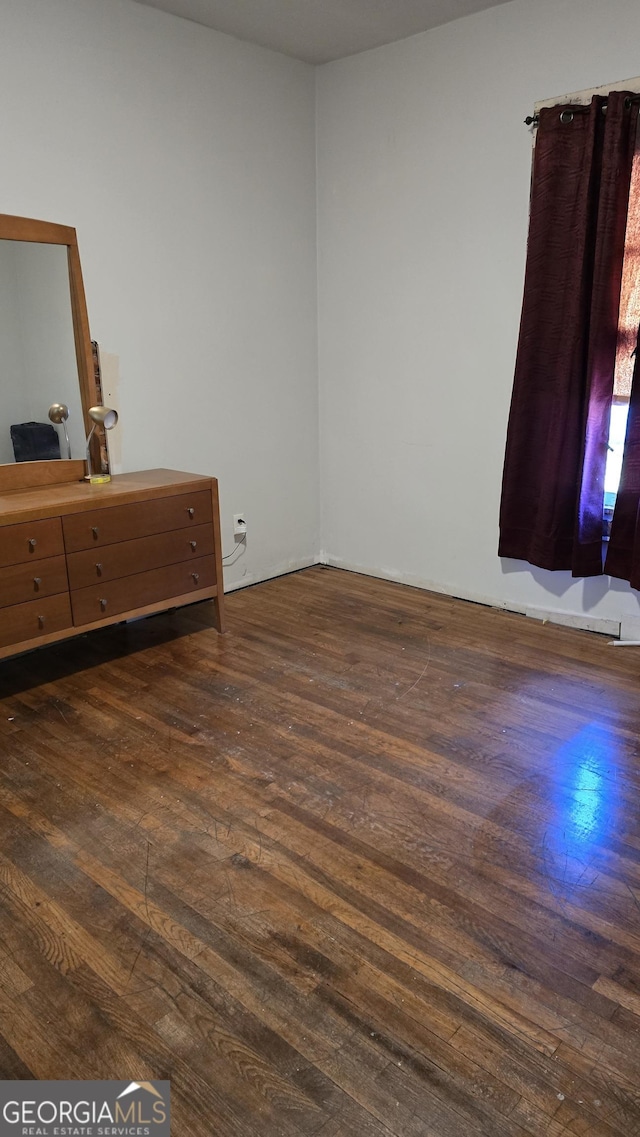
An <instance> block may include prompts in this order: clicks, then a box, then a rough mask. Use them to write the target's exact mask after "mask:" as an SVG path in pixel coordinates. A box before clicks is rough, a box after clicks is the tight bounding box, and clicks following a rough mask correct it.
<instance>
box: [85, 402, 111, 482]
mask: <svg viewBox="0 0 640 1137" xmlns="http://www.w3.org/2000/svg"><path fill="white" fill-rule="evenodd" d="M89 418H90V419H92V420H93V426H92V427H91V430H90V431H89V436H88V438H87V473H86V475H85V476H86V479H87V480H88V481H90V482H91V483H92V485H97V484H100V483H101V482H110V481H111V474H94V473H92V470H91V439H92V438H93V434H94V431H95V429H96V427H97V426H103V427H104V429H105V430H111V429H112V428H113V427H114V426H115V425H116V423H117V421H118V412H117V411H114V410H113V409H112V408H111V407H89Z"/></svg>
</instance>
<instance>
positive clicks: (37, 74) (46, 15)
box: [0, 0, 318, 587]
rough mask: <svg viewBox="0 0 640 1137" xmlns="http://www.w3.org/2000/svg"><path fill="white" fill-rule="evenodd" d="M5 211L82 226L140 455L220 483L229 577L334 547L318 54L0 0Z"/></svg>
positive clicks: (160, 21)
mask: <svg viewBox="0 0 640 1137" xmlns="http://www.w3.org/2000/svg"><path fill="white" fill-rule="evenodd" d="M1 8H2V10H1V15H0V105H1V106H2V115H1V116H0V152H1V153H2V195H1V199H0V210H1V211H2V212H5V213H15V214H19V215H23V216H27V217H37V218H42V219H44V220H48V221H57V222H61V223H64V224H68V225H73V226H75V228H76V229H77V231H78V240H79V244H80V254H81V258H82V265H83V272H84V279H85V287H86V293H87V303H88V309H89V321H90V326H91V333H92V336H93V337H94V338H95V339H97V340H98V341H99V342H100V344H101V346H102V348H103V349H104V350H105V351H106V352H107V353H113V354H115V355H116V356H118V357H119V370H120V382H119V402H120V407H119V409H120V411H121V426H119V427H118V428H117V429H118V430H121V444H122V458H123V465H124V468H125V469H128V470H133V469H141V468H145V467H150V466H169V467H173V468H176V469H187V470H192V471H194V472H198V473H210V474H215V475H216V476H217V477H218V478H219V479H220V489H221V504H222V521H223V539H224V540H223V544H224V552H225V553H227V552H229V551H231V550H232V549H233V548H234V545H233V539H232V534H231V520H232V515H233V513H235V512H239V511H241V510H244V511H245V512H246V515H247V518H248V546H247V551H246V553H245V554H244V555H243V556H242V557H241V559H240V561H239V562H238V564H237V565H236V566H235V567H230V568H228V569H227V570H226V573H225V580H226V583H227V587H228V586H229V585H233V584H234V583H238V582H240V581H244V582H246V581H248V580H250V579H259V578H261V577H263V576H268V575H270V574H271V573H273V572H277V571H281V570H283V569H285V568H287V567H290V566H294V565H297V564H300V563H307V562H308V561H311V560H313V559H315V558H314V554H315V553H316V552H317V547H318V458H317V354H316V248H315V143H314V99H315V94H314V72H313V69H312V68H311V67H309V66H307V65H306V64H302V63H297V62H295V61H293V60H291V59H287V58H285V57H284V56H279V55H276V54H274V53H272V52H268V51H266V50H264V49H262V48H256V47H252V46H250V45H248V44H244V43H240V42H238V41H236V40H234V39H231V38H229V37H227V36H223V35H219V34H217V33H215V32H213V31H210V30H209V29H206V28H203V27H200V26H198V25H196V24H193V23H189V22H187V21H185V20H180V19H177V18H175V17H173V16H169V15H167V14H165V13H163V12H159V11H156V10H155V9H153V8H148V7H144V6H142V5H139V4H134V3H132V2H131V0H109V2H108V3H106V2H105V0H2V5H1Z"/></svg>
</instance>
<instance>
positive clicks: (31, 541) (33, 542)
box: [29, 537, 38, 553]
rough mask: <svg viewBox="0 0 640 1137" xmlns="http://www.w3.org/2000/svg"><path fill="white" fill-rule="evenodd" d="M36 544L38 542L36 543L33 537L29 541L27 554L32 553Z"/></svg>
mask: <svg viewBox="0 0 640 1137" xmlns="http://www.w3.org/2000/svg"><path fill="white" fill-rule="evenodd" d="M37 544H38V542H37V541H36V539H35V537H32V538H31V539H30V541H29V552H30V553H32V552H33V550H34V549H35V547H36V545H37Z"/></svg>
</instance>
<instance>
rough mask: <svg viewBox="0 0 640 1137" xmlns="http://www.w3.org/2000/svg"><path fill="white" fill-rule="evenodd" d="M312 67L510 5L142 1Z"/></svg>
mask: <svg viewBox="0 0 640 1137" xmlns="http://www.w3.org/2000/svg"><path fill="white" fill-rule="evenodd" d="M137 3H140V4H146V5H147V6H148V7H150V8H160V9H161V10H162V11H163V12H172V13H173V14H174V15H175V16H183V17H184V18H185V19H187V20H193V21H195V23H197V24H204V25H205V27H209V28H215V30H216V31H219V32H226V33H227V34H228V35H232V36H236V37H237V39H243V40H249V41H250V42H251V43H257V44H260V45H261V46H262V47H270V48H271V49H272V50H273V51H280V52H283V53H284V54H285V55H292V56H294V58H296V59H302V60H304V61H305V62H306V63H329V62H330V61H331V60H332V59H341V58H343V57H344V56H345V55H355V54H356V53H357V52H359V51H367V50H368V49H369V48H372V47H380V46H381V45H382V44H384V43H392V42H393V41H394V40H398V39H405V38H406V37H407V36H412V35H415V34H416V32H425V31H428V29H429V28H435V27H438V26H439V25H440V24H448V23H449V22H450V21H451V20H457V19H458V18H459V17H460V16H469V15H471V13H472V12H482V11H484V10H485V9H486V8H494V7H497V5H498V4H506V3H509V0H137Z"/></svg>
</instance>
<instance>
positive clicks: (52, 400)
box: [0, 240, 85, 463]
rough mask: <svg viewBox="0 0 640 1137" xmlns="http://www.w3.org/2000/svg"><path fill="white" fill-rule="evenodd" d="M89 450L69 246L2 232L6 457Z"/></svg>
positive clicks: (0, 459) (0, 392)
mask: <svg viewBox="0 0 640 1137" xmlns="http://www.w3.org/2000/svg"><path fill="white" fill-rule="evenodd" d="M53 404H62V405H64V406H66V407H67V408H68V411H69V415H68V418H67V419H66V430H67V431H68V435H69V445H70V448H71V457H73V458H84V455H85V432H84V421H83V417H82V403H81V398H80V386H79V382H78V365H77V361H76V350H75V341H74V335H73V318H72V310H71V290H70V286H69V269H68V261H67V249H66V246H64V245H45V244H38V243H36V242H29V241H6V240H0V463H5V462H15V461H37V460H42V459H49V458H51V459H60V460H65V459H66V458H68V456H69V451H68V448H67V439H66V435H65V422H64V421H59V422H56V421H55V419H56V417H57V418H59V417H60V416H59V415H58V416H56V415H54V416H53V419H54V421H52V420H51V419H50V418H49V408H50V407H52V405H53Z"/></svg>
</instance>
